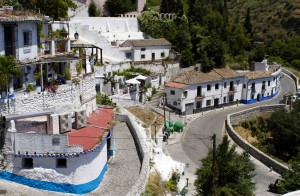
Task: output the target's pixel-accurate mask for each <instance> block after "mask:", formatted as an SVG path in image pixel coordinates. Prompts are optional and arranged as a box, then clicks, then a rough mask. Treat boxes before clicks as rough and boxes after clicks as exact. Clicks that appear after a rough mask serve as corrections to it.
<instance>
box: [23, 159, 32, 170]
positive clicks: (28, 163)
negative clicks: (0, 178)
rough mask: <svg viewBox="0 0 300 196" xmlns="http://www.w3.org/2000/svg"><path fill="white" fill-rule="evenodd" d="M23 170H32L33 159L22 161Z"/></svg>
mask: <svg viewBox="0 0 300 196" xmlns="http://www.w3.org/2000/svg"><path fill="white" fill-rule="evenodd" d="M22 167H23V168H28V169H29V168H33V159H32V158H23V159H22Z"/></svg>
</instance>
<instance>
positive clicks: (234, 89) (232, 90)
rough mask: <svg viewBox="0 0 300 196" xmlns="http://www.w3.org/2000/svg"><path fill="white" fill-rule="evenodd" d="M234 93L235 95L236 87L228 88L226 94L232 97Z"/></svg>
mask: <svg viewBox="0 0 300 196" xmlns="http://www.w3.org/2000/svg"><path fill="white" fill-rule="evenodd" d="M234 93H236V87H234V86H233V87H229V90H228V94H229V95H232V94H234Z"/></svg>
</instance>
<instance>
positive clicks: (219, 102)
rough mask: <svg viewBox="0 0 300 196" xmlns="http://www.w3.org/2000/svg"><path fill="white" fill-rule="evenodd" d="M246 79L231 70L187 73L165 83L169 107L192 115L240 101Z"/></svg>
mask: <svg viewBox="0 0 300 196" xmlns="http://www.w3.org/2000/svg"><path fill="white" fill-rule="evenodd" d="M243 81H244V76H243V75H242V74H239V73H237V72H235V71H233V70H231V69H230V68H228V67H226V68H222V69H214V70H212V71H211V72H209V73H203V72H200V71H195V70H192V71H188V72H184V73H181V74H179V75H178V76H177V77H176V78H175V79H174V80H172V82H169V83H166V84H165V93H166V100H167V105H168V106H170V107H172V108H174V109H176V110H178V111H180V113H185V114H191V113H195V112H200V111H205V110H209V109H212V108H217V107H222V106H226V105H229V104H235V103H237V102H239V101H240V99H241V95H242V85H243Z"/></svg>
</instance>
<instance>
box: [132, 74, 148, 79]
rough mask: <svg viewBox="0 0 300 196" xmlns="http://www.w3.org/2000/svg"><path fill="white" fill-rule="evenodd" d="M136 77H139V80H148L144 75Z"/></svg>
mask: <svg viewBox="0 0 300 196" xmlns="http://www.w3.org/2000/svg"><path fill="white" fill-rule="evenodd" d="M135 79H137V80H146V79H147V77H146V76H143V75H138V76H137V77H135Z"/></svg>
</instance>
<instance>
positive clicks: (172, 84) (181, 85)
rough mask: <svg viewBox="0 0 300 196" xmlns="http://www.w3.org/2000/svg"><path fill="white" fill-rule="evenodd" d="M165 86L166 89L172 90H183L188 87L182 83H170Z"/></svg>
mask: <svg viewBox="0 0 300 196" xmlns="http://www.w3.org/2000/svg"><path fill="white" fill-rule="evenodd" d="M165 86H166V87H172V88H179V89H182V88H185V87H187V86H188V85H186V84H182V83H177V82H168V83H166V84H165Z"/></svg>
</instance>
